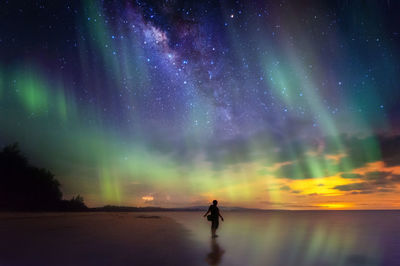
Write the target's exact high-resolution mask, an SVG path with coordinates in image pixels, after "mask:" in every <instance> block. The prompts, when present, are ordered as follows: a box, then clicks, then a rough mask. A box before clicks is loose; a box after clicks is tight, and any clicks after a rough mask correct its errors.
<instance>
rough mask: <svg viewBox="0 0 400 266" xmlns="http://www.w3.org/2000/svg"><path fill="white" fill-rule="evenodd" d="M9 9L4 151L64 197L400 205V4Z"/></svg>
mask: <svg viewBox="0 0 400 266" xmlns="http://www.w3.org/2000/svg"><path fill="white" fill-rule="evenodd" d="M17 2H18V1H2V3H0V10H1V13H2V15H1V16H0V20H1V22H0V23H1V25H7V27H2V29H1V30H0V125H1V126H0V144H1V146H6V145H8V144H10V143H13V142H18V143H19V144H20V147H21V149H22V150H23V152H24V153H26V155H27V156H28V157H29V158H30V160H32V162H33V163H35V164H37V165H43V166H45V167H46V168H48V169H50V170H51V171H52V172H53V173H54V174H55V176H56V177H57V179H58V180H59V181H60V183H61V184H62V190H63V193H64V194H65V195H66V196H67V197H71V196H72V195H76V194H78V193H79V194H80V195H82V196H83V197H84V198H85V202H86V203H87V205H88V206H90V207H95V206H103V205H110V204H111V205H120V206H121V205H124V206H160V207H188V206H197V205H204V203H205V202H210V201H212V200H213V199H214V198H218V200H219V202H221V203H223V204H224V205H225V206H239V207H251V208H260V209H398V208H400V202H399V200H398V199H399V198H398V195H399V192H400V152H399V151H400V127H399V125H400V124H399V122H400V121H399V117H400V116H399V115H400V113H399V110H400V104H399V103H400V90H399V85H398V84H400V77H399V75H398V73H399V70H400V65H399V62H400V24H399V21H398V15H397V11H398V10H399V8H400V3H398V2H396V1H383V2H378V1H341V0H337V1H329V2H324V3H322V2H321V1H310V2H312V3H313V5H307V4H304V3H302V1H254V2H249V3H247V2H246V3H244V2H241V1H207V2H205V1H185V2H184V3H183V2H182V3H181V2H180V1H109V2H108V1H83V0H82V1H72V2H64V1H54V3H47V4H44V3H42V4H40V3H37V2H35V1H25V2H26V3H24V4H20V3H17Z"/></svg>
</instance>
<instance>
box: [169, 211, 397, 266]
mask: <svg viewBox="0 0 400 266" xmlns="http://www.w3.org/2000/svg"><path fill="white" fill-rule="evenodd" d="M202 214H203V213H200V212H177V213H163V214H161V215H166V216H170V217H173V218H174V219H175V220H176V221H177V222H179V223H181V224H182V225H183V226H184V227H185V228H186V230H188V233H189V235H190V237H191V239H192V240H193V242H194V243H195V244H196V249H197V248H198V249H199V262H200V264H204V265H207V264H209V265H296V266H297V265H400V211H354V212H350V211H299V212H297V211H296V212H263V213H256V212H254V213H253V212H250V213H245V212H243V213H238V212H225V213H223V216H224V218H225V222H220V228H219V230H218V232H217V234H218V235H219V237H218V238H217V239H215V240H211V238H210V222H207V220H206V219H205V218H203V217H202ZM188 248H190V247H188Z"/></svg>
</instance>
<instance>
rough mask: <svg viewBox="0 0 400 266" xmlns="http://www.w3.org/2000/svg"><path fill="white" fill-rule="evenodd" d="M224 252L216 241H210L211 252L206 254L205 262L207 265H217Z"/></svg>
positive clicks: (213, 239)
mask: <svg viewBox="0 0 400 266" xmlns="http://www.w3.org/2000/svg"><path fill="white" fill-rule="evenodd" d="M224 253H225V250H223V249H222V248H221V247H220V246H219V245H218V242H217V239H215V238H212V239H211V252H210V253H208V254H207V258H206V261H207V263H208V264H209V265H219V263H220V262H221V260H222V256H223V255H224Z"/></svg>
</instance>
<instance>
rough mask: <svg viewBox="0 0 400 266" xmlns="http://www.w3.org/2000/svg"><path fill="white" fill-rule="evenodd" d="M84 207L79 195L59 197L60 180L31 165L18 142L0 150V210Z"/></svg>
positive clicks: (63, 209)
mask: <svg viewBox="0 0 400 266" xmlns="http://www.w3.org/2000/svg"><path fill="white" fill-rule="evenodd" d="M86 209H87V207H86V205H85V203H84V200H83V198H82V197H81V196H79V195H78V196H76V197H73V198H72V199H71V200H64V199H62V192H61V190H60V183H59V182H58V180H57V179H55V178H54V175H53V174H52V173H51V172H50V171H48V170H46V169H44V168H38V167H36V166H32V165H30V164H29V162H28V159H27V158H26V157H25V156H24V155H23V154H22V153H21V151H20V149H19V147H18V144H17V143H14V144H12V145H9V146H6V147H4V148H3V150H2V151H1V152H0V210H2V211H81V210H86Z"/></svg>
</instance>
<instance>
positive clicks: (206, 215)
mask: <svg viewBox="0 0 400 266" xmlns="http://www.w3.org/2000/svg"><path fill="white" fill-rule="evenodd" d="M210 209H211V206H210V207H208V211H207V212H206V214H204V216H203V217H206V216H207V214H208V213H209V212H210V211H211V210H210Z"/></svg>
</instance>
